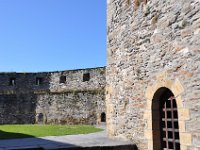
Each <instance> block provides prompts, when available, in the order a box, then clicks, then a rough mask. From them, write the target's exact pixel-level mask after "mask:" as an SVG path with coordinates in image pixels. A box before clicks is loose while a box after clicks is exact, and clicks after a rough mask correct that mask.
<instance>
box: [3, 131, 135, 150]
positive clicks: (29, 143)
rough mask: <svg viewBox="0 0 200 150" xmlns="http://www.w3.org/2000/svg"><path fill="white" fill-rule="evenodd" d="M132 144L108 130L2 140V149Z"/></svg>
mask: <svg viewBox="0 0 200 150" xmlns="http://www.w3.org/2000/svg"><path fill="white" fill-rule="evenodd" d="M120 145H121V146H122V145H131V143H130V142H128V141H122V140H113V139H110V138H108V137H107V136H106V131H105V130H104V131H102V132H97V133H91V134H85V135H83V134H81V135H66V136H48V137H41V138H26V139H13V140H0V150H11V149H31V148H33V149H37V148H38V149H39V148H41V149H62V148H66V149H67V148H75V147H98V146H111V147H112V146H120Z"/></svg>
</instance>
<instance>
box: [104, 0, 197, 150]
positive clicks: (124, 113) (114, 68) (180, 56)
mask: <svg viewBox="0 0 200 150" xmlns="http://www.w3.org/2000/svg"><path fill="white" fill-rule="evenodd" d="M107 4H108V9H107V34H108V37H107V68H106V74H107V76H106V80H107V87H109V88H108V89H107V92H106V94H107V95H106V105H107V108H108V109H107V113H108V114H107V116H108V118H107V120H108V122H107V125H108V133H109V135H111V136H124V137H127V138H129V139H131V140H132V141H133V142H134V143H136V144H137V145H138V147H139V149H152V132H151V134H149V135H145V132H146V128H149V126H150V125H151V124H152V121H151V120H150V121H149V120H146V119H144V116H148V117H147V119H148V118H151V110H146V109H147V108H148V107H150V108H151V106H150V105H151V103H150V102H148V100H149V101H150V100H152V99H148V100H147V98H146V96H145V95H147V96H148V97H152V95H153V94H155V93H151V92H149V93H146V91H147V90H148V91H154V92H155V90H156V89H151V88H153V87H156V88H159V86H164V85H165V86H166V87H170V88H172V89H170V90H172V92H174V93H177V95H176V96H177V105H178V107H179V108H180V109H181V110H185V111H180V116H181V118H180V119H181V120H180V121H179V122H180V125H181V129H180V132H185V133H183V134H182V135H187V136H184V137H180V138H181V141H184V140H185V141H186V140H189V141H187V144H186V143H185V144H184V143H181V148H184V149H189V148H191V149H192V148H193V149H194V148H196V149H199V148H200V146H199V143H200V140H199V136H200V132H199V120H200V116H199V103H200V94H199V90H200V88H199V85H200V80H199V79H200V74H199V73H200V68H199V66H200V53H199V52H200V40H199V39H200V34H199V33H200V32H199V27H200V21H199V20H200V15H199V14H200V1H199V0H181V1H175V0H168V1H164V0H149V1H147V3H145V2H144V1H135V0H134V1H130V3H129V4H128V5H127V0H110V1H109V3H107ZM162 73H165V77H161V78H160V79H158V78H157V76H158V75H159V74H162ZM154 85H155V86H154ZM147 87H148V88H149V89H147ZM110 89H112V90H110ZM148 111H149V115H148V113H145V112H148ZM144 114H145V115H144ZM148 122H149V123H148ZM193 133H195V134H193ZM148 137H150V139H148Z"/></svg>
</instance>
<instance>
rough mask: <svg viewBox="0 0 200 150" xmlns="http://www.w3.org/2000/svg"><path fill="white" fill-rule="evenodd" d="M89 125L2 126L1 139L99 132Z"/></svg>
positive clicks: (0, 127)
mask: <svg viewBox="0 0 200 150" xmlns="http://www.w3.org/2000/svg"><path fill="white" fill-rule="evenodd" d="M99 131H102V129H99V128H95V127H94V126H89V125H74V126H72V125H70V126H69V125H0V139H15V138H30V137H44V136H58V135H72V134H87V133H93V132H99Z"/></svg>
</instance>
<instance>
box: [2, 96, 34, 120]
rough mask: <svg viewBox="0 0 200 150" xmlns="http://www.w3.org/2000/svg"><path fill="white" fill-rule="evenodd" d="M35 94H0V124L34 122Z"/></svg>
mask: <svg viewBox="0 0 200 150" xmlns="http://www.w3.org/2000/svg"><path fill="white" fill-rule="evenodd" d="M36 104H37V98H36V95H34V94H32V93H28V94H10V95H1V96H0V124H34V123H35V109H36Z"/></svg>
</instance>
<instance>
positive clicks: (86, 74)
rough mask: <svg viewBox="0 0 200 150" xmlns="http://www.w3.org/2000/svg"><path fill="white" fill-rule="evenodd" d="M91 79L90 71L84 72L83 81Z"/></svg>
mask: <svg viewBox="0 0 200 150" xmlns="http://www.w3.org/2000/svg"><path fill="white" fill-rule="evenodd" d="M89 80H90V73H84V74H83V82H85V81H89Z"/></svg>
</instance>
